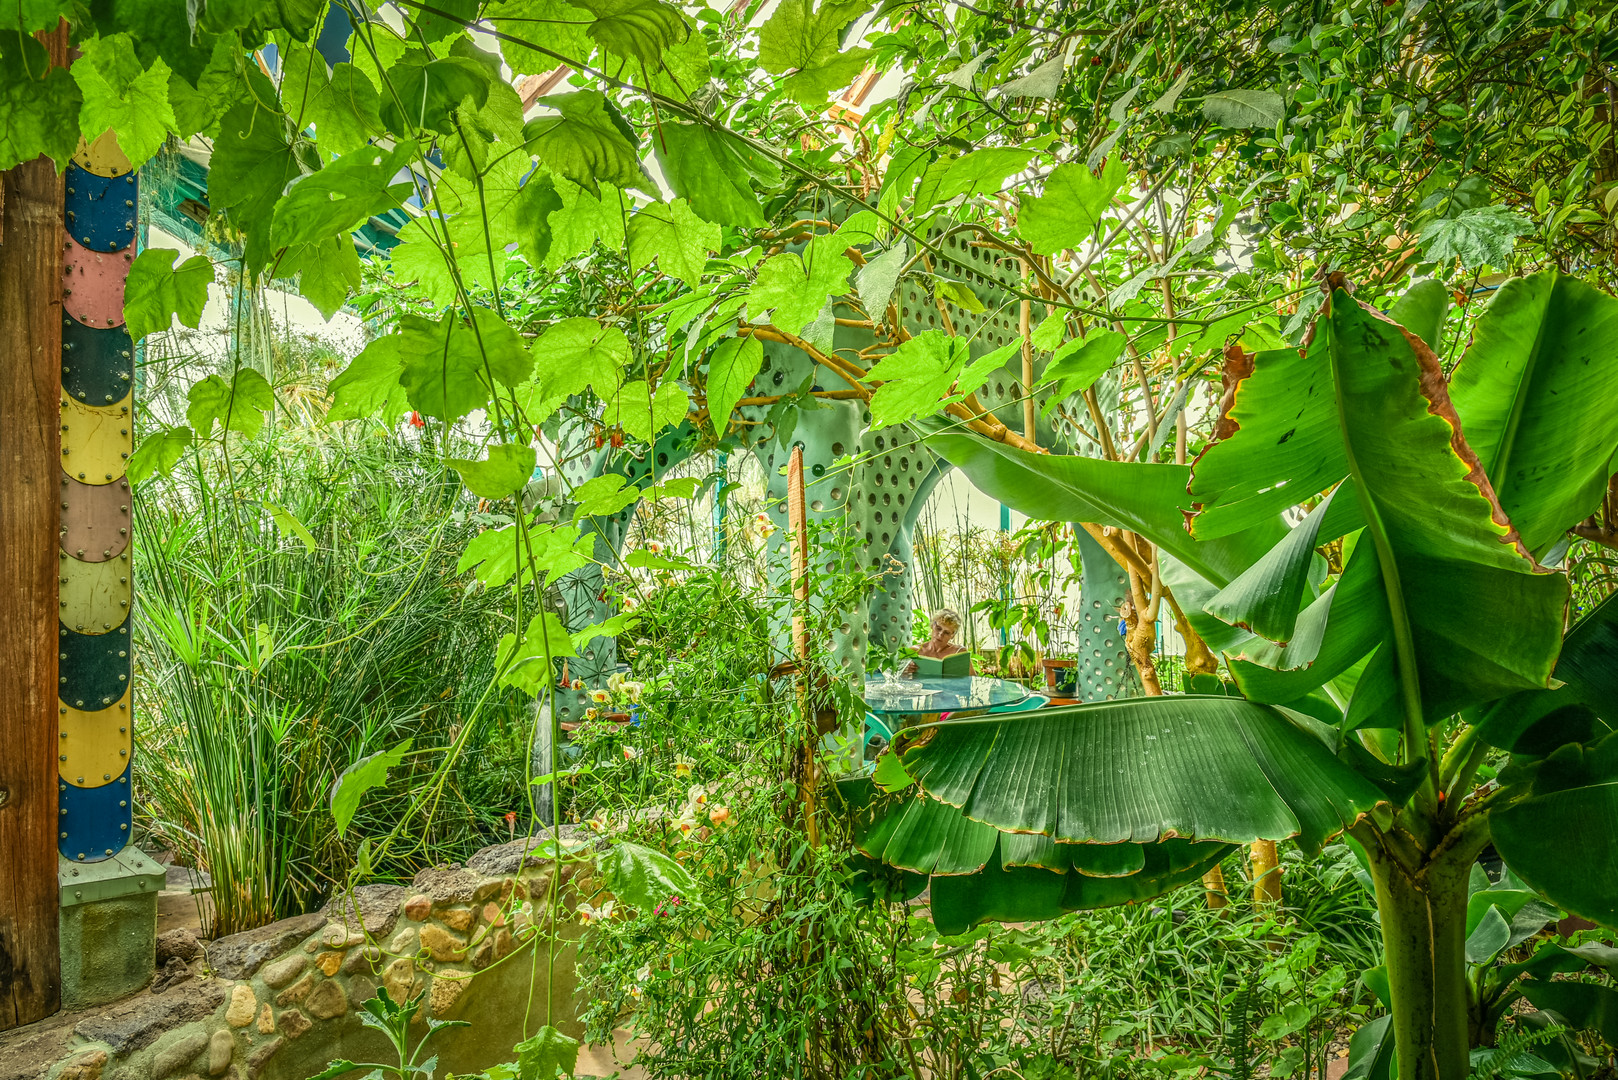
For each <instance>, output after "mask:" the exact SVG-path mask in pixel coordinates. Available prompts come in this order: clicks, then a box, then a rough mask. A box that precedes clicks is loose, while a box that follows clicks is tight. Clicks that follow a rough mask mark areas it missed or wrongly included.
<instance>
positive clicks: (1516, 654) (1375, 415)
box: [1326, 291, 1567, 719]
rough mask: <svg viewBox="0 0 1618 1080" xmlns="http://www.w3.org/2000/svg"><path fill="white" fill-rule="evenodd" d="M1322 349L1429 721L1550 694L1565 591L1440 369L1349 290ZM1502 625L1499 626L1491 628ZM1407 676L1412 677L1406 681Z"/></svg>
mask: <svg viewBox="0 0 1618 1080" xmlns="http://www.w3.org/2000/svg"><path fill="white" fill-rule="evenodd" d="M1331 320H1332V331H1331V337H1330V342H1329V346H1328V349H1327V350H1326V351H1327V353H1328V355H1329V356H1330V360H1331V367H1332V373H1333V377H1334V379H1335V380H1336V388H1337V392H1336V396H1337V399H1338V400H1337V411H1338V413H1339V415H1340V418H1341V428H1340V431H1341V437H1342V439H1343V442H1344V445H1345V448H1346V450H1347V455H1348V465H1349V472H1350V474H1351V475H1352V476H1353V478H1354V481H1355V483H1356V485H1357V489H1356V493H1357V495H1358V497H1359V501H1360V503H1361V505H1362V507H1367V508H1368V509H1366V510H1365V514H1366V516H1367V517H1368V518H1369V519H1370V529H1369V530H1368V531H1369V532H1370V534H1371V535H1370V536H1368V537H1367V539H1368V540H1370V539H1374V538H1375V537H1376V534H1377V533H1378V532H1380V534H1381V537H1382V538H1383V539H1376V541H1375V544H1374V546H1375V547H1376V549H1377V554H1378V561H1379V563H1381V568H1382V577H1383V587H1384V589H1385V590H1386V593H1387V595H1388V596H1389V598H1390V601H1389V602H1390V606H1391V605H1392V604H1393V603H1394V602H1397V603H1398V605H1399V609H1400V610H1402V611H1403V612H1404V613H1405V618H1407V619H1408V620H1409V622H1410V624H1411V626H1412V628H1413V629H1414V631H1415V633H1416V635H1417V636H1418V637H1420V638H1423V639H1425V642H1424V643H1425V644H1426V645H1427V647H1426V648H1423V649H1421V656H1420V658H1419V660H1418V662H1417V668H1418V672H1419V673H1420V677H1421V686H1422V691H1423V693H1422V696H1423V701H1424V706H1425V708H1426V710H1427V713H1428V716H1429V718H1430V719H1438V718H1439V717H1441V716H1443V715H1444V714H1445V713H1446V712H1447V711H1452V710H1453V709H1455V708H1459V707H1462V706H1464V705H1468V704H1472V703H1475V702H1477V701H1482V700H1487V699H1488V698H1491V697H1499V696H1503V695H1504V694H1507V693H1510V692H1512V691H1515V690H1526V689H1533V688H1536V687H1543V686H1546V685H1547V684H1548V683H1549V681H1550V675H1551V668H1552V665H1553V664H1554V662H1555V659H1556V653H1557V649H1558V647H1559V646H1560V643H1561V636H1562V635H1561V629H1562V619H1563V613H1564V612H1565V610H1566V604H1567V581H1566V579H1565V578H1564V577H1563V576H1561V575H1558V574H1548V573H1544V572H1541V571H1539V568H1538V566H1537V564H1536V563H1535V562H1534V561H1533V559H1532V558H1531V557H1530V556H1529V555H1528V553H1527V551H1526V550H1525V549H1524V548H1523V547H1522V544H1521V541H1520V539H1519V538H1518V537H1517V534H1516V531H1515V530H1514V529H1512V527H1511V526H1510V524H1509V523H1508V522H1507V521H1506V518H1505V514H1504V513H1503V512H1501V510H1500V507H1499V503H1498V502H1496V501H1495V499H1494V497H1493V493H1492V491H1491V490H1490V489H1489V487H1488V482H1487V480H1486V479H1485V478H1484V477H1483V475H1482V469H1481V468H1480V467H1479V466H1478V464H1477V459H1476V457H1475V456H1474V455H1473V454H1472V451H1471V450H1470V448H1469V447H1468V446H1467V445H1466V443H1465V441H1464V440H1463V439H1462V437H1461V431H1460V421H1459V419H1458V418H1457V417H1456V415H1455V411H1454V409H1453V408H1452V407H1451V405H1450V401H1449V395H1448V392H1447V390H1446V387H1445V382H1444V379H1443V375H1442V373H1441V369H1440V367H1439V363H1438V359H1437V357H1435V356H1434V355H1433V353H1432V351H1431V350H1430V349H1428V348H1427V346H1426V344H1425V343H1424V342H1422V341H1421V339H1420V338H1417V337H1415V336H1414V335H1412V334H1409V333H1408V332H1407V331H1404V330H1402V329H1401V328H1399V327H1398V326H1395V325H1394V324H1392V323H1390V322H1388V321H1386V320H1384V319H1382V318H1380V317H1377V316H1375V315H1374V314H1373V313H1371V312H1369V311H1367V310H1366V309H1365V308H1364V307H1362V306H1361V305H1359V304H1357V303H1355V302H1354V301H1353V300H1352V299H1350V298H1349V297H1348V295H1347V294H1346V293H1344V292H1341V291H1339V292H1338V294H1337V295H1336V297H1335V299H1334V301H1333V304H1332V312H1331ZM1505 612H1509V614H1505V615H1504V623H1505V625H1500V624H1498V623H1496V622H1494V621H1493V620H1492V619H1491V618H1490V617H1489V616H1490V615H1493V614H1501V613H1505ZM1402 677H1408V673H1405V674H1404V675H1403V676H1402Z"/></svg>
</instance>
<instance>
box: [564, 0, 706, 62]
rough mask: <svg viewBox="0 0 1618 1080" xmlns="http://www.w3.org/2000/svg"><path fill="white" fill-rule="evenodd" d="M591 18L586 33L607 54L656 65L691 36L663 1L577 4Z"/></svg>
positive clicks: (611, 0)
mask: <svg viewBox="0 0 1618 1080" xmlns="http://www.w3.org/2000/svg"><path fill="white" fill-rule="evenodd" d="M579 6H580V7H582V8H585V9H587V10H588V11H589V12H590V13H591V14H592V15H594V16H595V17H596V18H595V21H594V22H592V23H591V24H590V25H589V27H588V28H587V29H586V30H585V33H587V34H589V35H590V37H591V38H592V39H593V40H594V41H595V42H596V43H597V44H599V45H600V46H601V47H602V48H603V49H605V50H606V51H607V52H610V53H614V54H615V55H618V56H626V57H631V58H633V59H635V60H638V61H640V62H641V63H643V64H648V65H655V64H657V63H658V62H659V60H660V59H661V58H662V55H663V54H664V53H665V52H668V51H669V50H671V49H673V48H675V47H677V46H678V45H680V44H681V43H682V42H683V41H685V39H686V37H687V35H689V34H690V33H691V29H690V27H688V26H687V25H686V22H685V17H684V16H683V15H681V14H680V11H679V9H678V8H675V7H672V6H670V5H668V4H665V3H663V2H662V0H579Z"/></svg>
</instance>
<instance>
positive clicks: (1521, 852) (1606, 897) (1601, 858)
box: [1489, 735, 1618, 927]
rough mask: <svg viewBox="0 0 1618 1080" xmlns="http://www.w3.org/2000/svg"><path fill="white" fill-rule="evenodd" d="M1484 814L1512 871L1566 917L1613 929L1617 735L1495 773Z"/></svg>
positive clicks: (1617, 899) (1617, 903)
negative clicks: (1495, 788) (1492, 800)
mask: <svg viewBox="0 0 1618 1080" xmlns="http://www.w3.org/2000/svg"><path fill="white" fill-rule="evenodd" d="M1500 783H1501V786H1502V787H1503V788H1504V790H1503V791H1502V792H1501V796H1500V798H1501V800H1502V802H1503V805H1501V806H1500V807H1499V808H1498V809H1496V810H1494V811H1493V812H1492V813H1491V814H1490V818H1489V821H1490V827H1491V831H1492V833H1493V837H1494V845H1495V847H1496V849H1498V850H1499V852H1500V857H1501V858H1503V859H1504V860H1505V861H1506V865H1508V866H1510V867H1511V869H1512V872H1513V873H1515V874H1516V875H1517V876H1518V877H1520V878H1522V880H1523V881H1525V882H1527V883H1528V885H1529V886H1531V887H1532V888H1533V889H1534V890H1535V891H1537V892H1539V893H1540V894H1541V895H1543V896H1544V897H1545V898H1546V899H1548V900H1550V901H1551V902H1552V903H1554V904H1556V905H1557V906H1558V907H1561V908H1563V909H1565V910H1567V911H1568V912H1570V913H1572V914H1574V915H1579V916H1582V917H1583V918H1586V919H1590V920H1592V921H1593V922H1598V923H1601V924H1602V925H1604V926H1609V927H1618V736H1614V735H1609V736H1607V737H1606V738H1605V739H1603V740H1602V741H1601V742H1600V743H1598V744H1596V745H1595V746H1593V747H1589V746H1579V745H1577V744H1570V745H1568V746H1564V747H1562V748H1561V749H1560V750H1557V751H1556V752H1555V753H1553V754H1552V755H1550V757H1548V758H1545V759H1544V760H1543V761H1540V762H1537V763H1534V764H1531V765H1528V766H1526V767H1518V768H1514V769H1510V770H1507V771H1506V772H1503V773H1502V774H1501V776H1500Z"/></svg>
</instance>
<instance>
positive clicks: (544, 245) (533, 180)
mask: <svg viewBox="0 0 1618 1080" xmlns="http://www.w3.org/2000/svg"><path fill="white" fill-rule="evenodd" d="M569 186H570V187H571V186H572V185H569ZM586 198H588V196H586ZM562 209H563V206H562V196H561V193H560V192H558V191H557V190H556V181H555V179H554V178H553V177H552V176H551V175H550V174H548V173H544V174H541V173H535V174H534V175H533V176H530V177H529V178H528V181H527V183H525V184H523V185H522V187H521V188H519V189H518V192H517V202H516V211H517V213H516V221H515V227H516V233H517V251H518V252H519V253H520V254H521V255H522V257H523V258H524V259H526V260H528V265H529V266H532V267H534V268H535V269H536V270H537V269H540V268H542V267H545V266H549V265H550V256H551V243H552V240H553V239H554V235H555V234H554V233H553V232H552V231H551V215H552V214H554V213H556V212H558V211H560V210H562Z"/></svg>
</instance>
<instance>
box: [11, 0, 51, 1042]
mask: <svg viewBox="0 0 1618 1080" xmlns="http://www.w3.org/2000/svg"><path fill="white" fill-rule="evenodd" d="M40 40H41V41H42V42H43V43H44V44H45V47H46V49H47V50H48V52H49V54H50V58H51V63H52V64H53V65H55V66H58V67H61V66H65V65H66V64H67V24H66V23H62V24H61V25H60V26H59V27H58V29H57V30H56V31H55V32H54V33H50V34H42V35H40ZM0 192H3V195H0V202H3V204H4V206H3V209H0V215H3V220H0V235H3V236H4V237H5V243H4V244H0V349H3V356H4V359H3V360H0V746H4V747H5V750H4V751H3V752H0V866H4V867H5V873H4V874H0V1031H4V1030H6V1029H7V1028H11V1027H17V1026H19V1025H22V1024H31V1023H33V1022H34V1021H36V1020H42V1019H44V1018H45V1017H47V1016H49V1015H51V1014H52V1013H54V1012H56V1011H57V1010H58V1009H59V1008H61V998H62V972H61V957H60V954H59V952H58V945H57V922H58V917H59V915H60V899H59V895H58V894H59V887H58V885H57V880H56V863H57V854H56V820H57V813H56V742H57V722H56V721H57V714H56V708H57V706H56V678H57V675H56V667H57V664H56V650H57V632H56V627H57V618H56V614H57V611H56V564H57V557H58V555H57V552H58V542H57V523H58V521H59V513H58V504H59V502H60V495H59V494H58V493H59V492H60V490H61V474H62V467H61V464H60V456H59V455H60V451H59V438H58V428H59V427H60V425H61V412H60V408H61V407H60V405H59V401H60V398H61V393H62V238H63V235H64V234H63V231H62V177H61V176H60V175H58V173H57V171H56V166H55V165H54V164H52V163H51V162H50V161H49V160H47V159H46V158H38V159H36V160H34V161H30V162H28V163H26V164H23V165H19V166H17V167H16V168H15V169H11V170H10V171H8V172H5V173H0Z"/></svg>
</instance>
